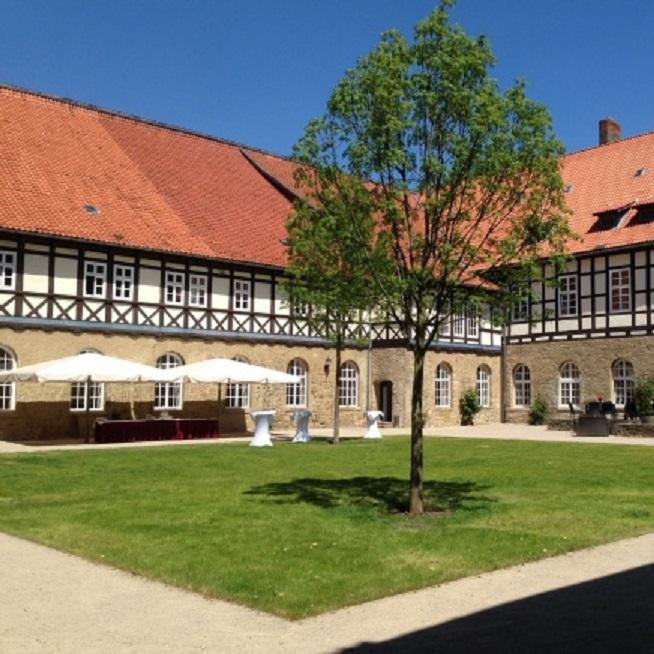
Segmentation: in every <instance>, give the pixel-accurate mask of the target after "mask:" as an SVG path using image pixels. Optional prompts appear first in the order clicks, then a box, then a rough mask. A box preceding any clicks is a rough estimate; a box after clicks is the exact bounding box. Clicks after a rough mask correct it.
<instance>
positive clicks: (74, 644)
mask: <svg viewBox="0 0 654 654" xmlns="http://www.w3.org/2000/svg"><path fill="white" fill-rule="evenodd" d="M0 561H1V562H2V564H1V566H0V643H2V645H1V647H0V650H1V651H2V652H3V654H5V653H6V654H13V653H14V652H16V653H21V654H22V653H25V652H27V653H30V654H31V653H35V654H40V653H46V652H47V653H48V654H50V653H57V654H59V653H73V652H75V653H77V652H80V653H81V652H84V653H89V652H93V653H94V654H103V653H105V652H106V653H107V654H122V653H139V654H142V653H155V652H156V653H158V654H159V653H168V652H175V653H185V652H189V653H195V652H220V653H230V652H238V654H258V653H266V654H275V653H277V652H279V653H282V652H283V653H285V654H293V653H296V652H297V653H298V654H299V653H302V654H311V653H318V652H339V651H351V652H389V653H390V652H424V651H436V649H435V647H436V645H438V651H442V652H450V651H461V652H463V651H467V652H470V651H498V652H499V651H503V650H504V651H527V648H529V649H531V650H532V651H533V647H534V644H536V645H538V646H539V647H538V650H537V651H554V649H555V648H554V644H553V641H552V643H549V644H552V647H551V648H549V647H548V639H551V638H553V637H554V636H556V639H557V643H556V650H557V651H571V652H572V651H574V652H585V651H593V652H603V651H611V650H612V649H613V648H614V645H615V643H612V642H611V639H610V637H611V635H616V634H617V635H619V636H620V643H625V644H628V645H629V648H630V649H629V651H631V652H634V651H635V652H639V651H643V652H645V651H651V649H649V648H651V642H652V632H651V623H650V622H649V615H650V611H649V609H646V607H647V606H649V604H650V603H651V597H652V594H653V593H654V575H653V574H652V570H654V565H653V564H654V534H648V535H645V536H641V537H639V538H632V539H628V540H623V541H619V542H616V543H612V544H609V545H604V546H601V547H596V548H593V549H588V550H582V551H579V552H574V553H571V554H567V555H563V556H557V557H554V558H550V559H545V560H543V561H538V562H535V563H529V564H526V565H522V566H517V567H514V568H508V569H505V570H498V571H495V572H491V573H487V574H483V575H480V576H476V577H468V578H466V579H461V580H459V581H455V582H452V583H449V584H444V585H442V586H437V587H434V588H427V589H424V590H420V591H416V592H413V593H406V594H403V595H397V596H394V597H388V598H385V599H382V600H378V601H375V602H369V603H367V604H362V605H359V606H354V607H350V608H346V609H342V610H340V611H335V612H332V613H327V614H323V615H321V616H318V617H315V618H310V619H306V620H302V621H298V622H289V621H286V620H282V619H280V618H276V617H273V616H270V615H266V614H263V613H260V612H257V611H253V610H251V609H247V608H244V607H240V606H237V605H234V604H230V603H227V602H222V601H217V600H208V599H205V598H203V597H201V596H199V595H195V594H193V593H189V592H186V591H182V590H179V589H176V588H172V587H169V586H166V585H164V584H160V583H156V582H151V581H147V580H145V579H143V578H141V577H137V576H134V575H130V574H127V573H124V572H120V571H118V570H114V569H112V568H108V567H104V566H101V565H97V564H94V563H89V562H87V561H85V560H83V559H80V558H77V557H75V556H71V555H68V554H64V553H61V552H58V551H56V550H53V549H50V548H47V547H43V546H41V545H37V544H34V543H30V542H27V541H24V540H20V539H17V538H14V537H11V536H8V535H6V534H1V533H0ZM641 566H649V567H646V568H642V567H641ZM580 593H581V595H580ZM630 601H632V602H633V603H634V606H633V607H631V606H630V605H629V602H630ZM507 607H508V608H507ZM561 607H564V609H565V614H566V615H567V618H568V622H567V626H565V628H562V627H561V624H563V623H561V620H563V619H564V617H565V616H561V615H560V613H561V610H562V608H561ZM589 609H590V610H591V611H592V613H591V615H587V613H588V610H589ZM645 609H646V610H645ZM602 611H604V613H602ZM639 615H642V616H646V617H647V625H646V626H641V625H640V624H639V623H637V622H636V623H634V621H633V619H629V617H628V616H632V618H633V616H639ZM611 616H613V617H615V616H620V620H621V622H620V626H621V630H620V629H619V628H618V627H617V626H616V625H611V620H610V617H611ZM625 616H626V617H625ZM517 617H519V620H516V619H515V618H517ZM594 617H596V618H597V619H594ZM559 623H561V624H559ZM602 624H603V626H604V632H603V631H602V628H601V626H602ZM584 625H585V626H586V628H584V629H581V630H580V627H583V626H584ZM609 627H610V631H609V632H608V633H609V635H608V636H607V634H606V633H605V632H606V630H607V629H608V628H609ZM521 635H522V636H521ZM520 638H522V640H520ZM525 638H528V639H530V640H529V641H527V640H524V639H525ZM534 638H537V639H538V641H537V643H534V642H533V640H534ZM562 638H563V639H564V640H563V641H561V639H562ZM561 642H563V644H564V645H565V646H564V647H563V649H561V647H560V645H561ZM509 643H510V644H511V645H512V646H513V648H509V649H507V648H506V646H507V644H509ZM640 644H642V646H643V647H642V649H640V648H639V645H640ZM521 645H522V646H521ZM609 646H610V647H609ZM614 651H615V650H614Z"/></svg>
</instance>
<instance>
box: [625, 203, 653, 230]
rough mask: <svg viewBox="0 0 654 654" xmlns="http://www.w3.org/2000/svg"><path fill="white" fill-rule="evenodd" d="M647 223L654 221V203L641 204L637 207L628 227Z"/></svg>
mask: <svg viewBox="0 0 654 654" xmlns="http://www.w3.org/2000/svg"><path fill="white" fill-rule="evenodd" d="M647 223H654V204H641V205H640V206H638V207H636V213H635V214H634V217H633V218H632V219H631V220H630V221H629V224H628V227H637V226H638V225H646V224H647Z"/></svg>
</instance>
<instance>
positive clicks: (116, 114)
mask: <svg viewBox="0 0 654 654" xmlns="http://www.w3.org/2000/svg"><path fill="white" fill-rule="evenodd" d="M2 90H7V91H11V92H13V93H19V94H23V95H29V96H32V97H35V98H39V99H41V100H48V101H50V102H57V103H60V104H66V105H70V106H71V107H74V108H76V109H84V110H86V111H93V112H95V113H99V114H105V115H107V116H109V117H111V118H119V119H121V120H129V121H132V122H136V123H139V124H142V125H147V126H150V127H155V128H157V129H164V130H167V131H169V132H177V133H180V134H182V135H185V136H191V137H195V138H201V139H206V140H208V141H214V142H216V143H221V144H223V145H228V146H230V147H234V148H238V149H239V150H243V149H246V150H251V151H252V152H260V153H261V154H265V155H268V156H271V157H275V158H276V159H281V160H282V161H289V162H291V163H293V159H292V158H291V157H290V156H286V155H283V154H278V153H276V152H271V151H270V150H264V149H263V148H258V147H254V146H251V145H247V144H245V143H240V142H239V141H233V140H231V139H226V138H222V137H220V136H214V135H213V134H207V133H206V132H200V131H197V130H193V129H188V128H186V127H181V126H179V125H174V124H172V123H165V122H163V121H159V120H154V119H152V118H143V117H142V116H138V115H136V114H130V113H127V112H125V111H117V110H114V109H107V108H105V107H100V106H98V105H95V104H92V103H89V102H80V101H79V100H73V99H72V98H67V97H63V96H58V95H51V94H49V93H43V92H42V91H33V90H32V89H27V88H24V87H21V86H15V85H13V84H6V83H3V82H0V91H2Z"/></svg>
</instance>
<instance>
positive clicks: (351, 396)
mask: <svg viewBox="0 0 654 654" xmlns="http://www.w3.org/2000/svg"><path fill="white" fill-rule="evenodd" d="M340 375H341V379H340V387H339V389H338V403H339V405H340V406H343V407H347V406H358V404H359V369H358V368H357V366H356V364H355V363H353V362H352V361H346V362H345V363H344V364H343V365H342V366H341V372H340Z"/></svg>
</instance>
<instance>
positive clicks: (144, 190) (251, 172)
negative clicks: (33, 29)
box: [0, 88, 292, 267]
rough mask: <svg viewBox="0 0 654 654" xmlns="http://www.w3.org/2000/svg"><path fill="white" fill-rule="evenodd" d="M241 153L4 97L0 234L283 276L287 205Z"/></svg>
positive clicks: (98, 114) (106, 117)
mask: <svg viewBox="0 0 654 654" xmlns="http://www.w3.org/2000/svg"><path fill="white" fill-rule="evenodd" d="M244 152H245V154H248V152H249V154H251V155H252V154H254V155H257V154H259V153H258V152H256V151H253V150H252V151H248V150H247V149H245V150H244V151H242V149H241V148H240V147H239V146H238V145H236V144H233V143H228V142H225V141H220V140H218V139H212V138H210V137H203V136H200V135H197V134H192V133H189V132H185V131H182V130H178V129H174V128H170V127H163V126H158V125H154V124H152V123H148V122H145V121H141V120H136V119H133V118H130V117H125V116H121V115H116V114H111V113H109V112H105V111H102V110H96V109H92V108H88V107H82V106H79V105H75V104H73V103H70V102H66V101H61V100H56V99H52V98H47V97H43V96H39V95H35V94H31V93H28V92H24V91H18V90H14V89H8V88H0V207H1V208H0V212H1V213H0V227H3V228H7V229H12V230H20V231H24V232H35V233H42V234H50V235H57V236H64V237H72V238H76V239H83V240H88V241H96V242H103V243H110V244H114V245H121V246H131V247H136V248H147V249H153V250H159V251H167V252H177V253H183V254H189V255H198V256H202V257H211V258H216V259H225V260H234V261H242V262H251V263H257V264H262V265H268V266H274V267H283V266H284V264H285V262H286V253H285V247H284V246H283V245H282V244H281V243H280V240H282V239H284V237H285V235H286V232H285V228H284V226H285V222H286V218H287V216H288V214H289V211H290V210H291V206H292V202H291V200H290V199H289V197H288V195H287V194H286V195H285V194H284V193H282V192H280V190H279V189H278V188H276V187H275V185H273V184H271V183H270V181H268V180H267V179H266V178H265V177H264V176H263V175H262V174H261V172H260V171H259V170H257V168H256V167H255V166H253V165H252V163H251V162H250V161H249V160H248V158H247V157H246V156H244ZM266 157H267V158H268V159H271V160H279V161H281V159H280V158H276V157H273V156H272V155H266ZM84 205H92V206H94V207H97V208H98V209H99V210H100V212H99V213H98V214H89V213H87V212H86V211H85V210H84Z"/></svg>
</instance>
